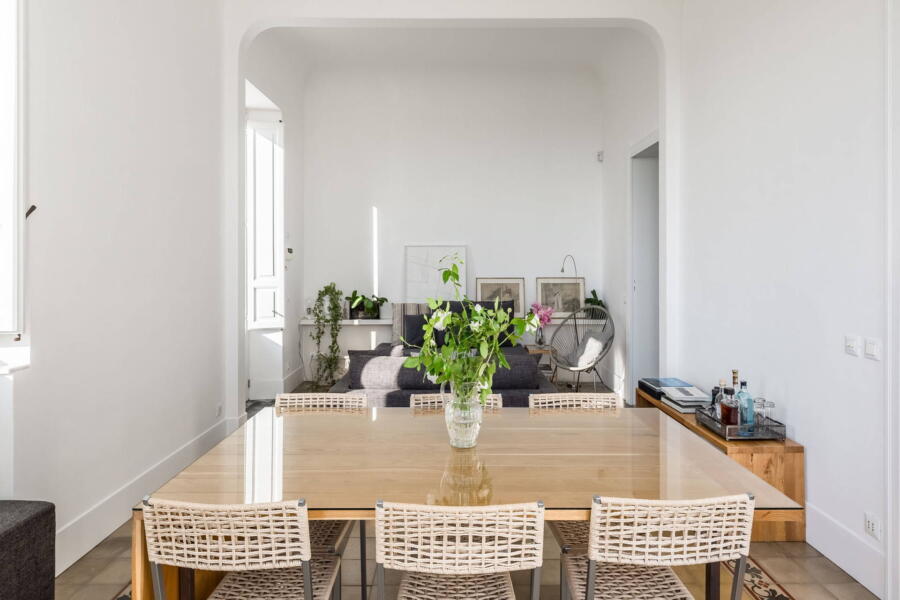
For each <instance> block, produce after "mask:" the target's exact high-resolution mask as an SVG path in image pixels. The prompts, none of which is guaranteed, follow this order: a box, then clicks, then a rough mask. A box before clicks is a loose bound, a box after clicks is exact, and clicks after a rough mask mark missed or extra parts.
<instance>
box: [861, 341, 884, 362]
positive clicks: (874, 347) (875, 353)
mask: <svg viewBox="0 0 900 600" xmlns="http://www.w3.org/2000/svg"><path fill="white" fill-rule="evenodd" d="M864 352H865V355H866V358H868V359H870V360H881V340H877V339H875V338H866V345H865V350H864Z"/></svg>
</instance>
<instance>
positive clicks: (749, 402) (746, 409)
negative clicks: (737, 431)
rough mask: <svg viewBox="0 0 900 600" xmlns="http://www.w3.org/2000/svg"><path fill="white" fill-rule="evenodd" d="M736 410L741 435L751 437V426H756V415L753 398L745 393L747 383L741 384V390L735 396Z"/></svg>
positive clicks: (748, 393)
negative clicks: (737, 411)
mask: <svg viewBox="0 0 900 600" xmlns="http://www.w3.org/2000/svg"><path fill="white" fill-rule="evenodd" d="M735 400H736V401H737V405H738V410H739V411H740V420H739V424H740V425H741V428H742V429H741V435H744V436H750V435H753V426H754V425H755V424H756V414H755V411H754V405H753V396H751V395H750V392H748V391H747V382H746V381H742V382H741V389H740V390H738V393H737V394H736V395H735Z"/></svg>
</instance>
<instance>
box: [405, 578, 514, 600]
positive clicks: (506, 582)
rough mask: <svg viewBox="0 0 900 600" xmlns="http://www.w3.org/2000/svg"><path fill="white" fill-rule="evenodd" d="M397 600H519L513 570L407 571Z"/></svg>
mask: <svg viewBox="0 0 900 600" xmlns="http://www.w3.org/2000/svg"><path fill="white" fill-rule="evenodd" d="M397 600H516V594H515V591H514V590H513V585H512V579H510V577H509V573H493V574H490V575H423V574H421V573H404V574H403V578H402V579H401V580H400V589H399V590H398V592H397Z"/></svg>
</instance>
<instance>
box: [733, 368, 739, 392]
mask: <svg viewBox="0 0 900 600" xmlns="http://www.w3.org/2000/svg"><path fill="white" fill-rule="evenodd" d="M740 382H741V380H740V377H738V370H737V369H732V370H731V387H732V388H734V390H735V391H737V390H739V389H740V388H739V387H738V386H739V385H740Z"/></svg>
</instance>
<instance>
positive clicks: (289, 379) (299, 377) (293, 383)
mask: <svg viewBox="0 0 900 600" xmlns="http://www.w3.org/2000/svg"><path fill="white" fill-rule="evenodd" d="M301 383H303V367H297V368H296V369H294V370H293V371H291V372H290V373H288V374H287V375H286V376H285V378H284V383H283V384H282V386H281V389H283V390H284V391H285V392H287V393H290V392H293V391H294V390H296V389H297V387H298V386H299V385H300V384H301Z"/></svg>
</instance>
